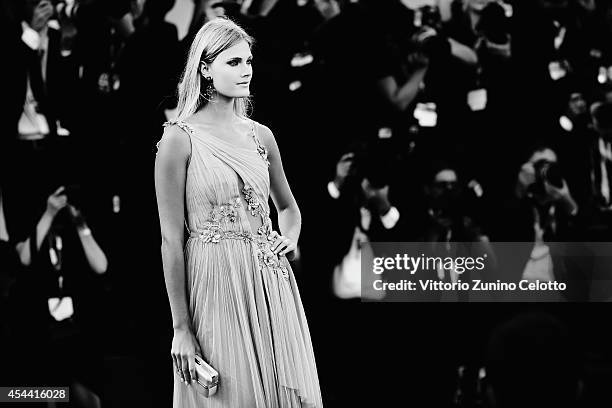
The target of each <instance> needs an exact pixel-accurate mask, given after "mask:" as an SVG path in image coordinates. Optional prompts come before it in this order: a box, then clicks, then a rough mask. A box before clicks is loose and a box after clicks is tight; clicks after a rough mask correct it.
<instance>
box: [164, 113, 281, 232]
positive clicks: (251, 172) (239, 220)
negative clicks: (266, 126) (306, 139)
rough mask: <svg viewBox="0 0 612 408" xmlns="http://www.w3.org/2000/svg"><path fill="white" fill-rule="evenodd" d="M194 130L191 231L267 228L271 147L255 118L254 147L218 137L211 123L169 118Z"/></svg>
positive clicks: (188, 194) (188, 201)
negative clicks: (263, 139) (261, 135)
mask: <svg viewBox="0 0 612 408" xmlns="http://www.w3.org/2000/svg"><path fill="white" fill-rule="evenodd" d="M164 125H165V126H170V125H177V126H179V127H180V128H181V129H183V130H184V131H185V132H187V133H188V134H189V137H190V139H191V156H190V158H189V164H188V167H187V178H186V184H185V206H186V213H187V214H186V223H187V228H188V230H189V232H190V233H191V232H193V231H204V230H210V229H211V228H212V227H216V228H215V229H219V228H221V229H223V230H224V231H232V232H265V231H264V230H263V229H262V227H266V226H269V222H268V220H269V212H270V211H269V206H268V197H269V194H270V180H269V175H268V166H269V162H268V157H267V154H268V153H267V150H266V148H265V146H263V144H262V143H261V142H260V141H259V138H258V137H257V134H256V129H255V123H254V122H253V121H249V130H248V131H249V133H250V138H251V139H252V142H253V143H252V146H248V147H240V146H235V145H233V144H232V143H230V142H228V141H226V140H224V139H221V138H220V137H218V136H215V134H214V131H215V130H214V129H213V128H211V127H210V126H207V125H201V124H190V123H187V122H166V123H165V124H164Z"/></svg>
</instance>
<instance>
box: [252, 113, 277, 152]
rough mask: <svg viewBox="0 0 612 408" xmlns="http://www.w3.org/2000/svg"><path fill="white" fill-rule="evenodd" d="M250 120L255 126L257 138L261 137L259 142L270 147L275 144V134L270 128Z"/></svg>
mask: <svg viewBox="0 0 612 408" xmlns="http://www.w3.org/2000/svg"><path fill="white" fill-rule="evenodd" d="M250 120H251V121H252V122H253V124H254V125H255V132H256V134H257V137H259V140H261V142H262V143H263V144H264V145H266V146H270V144H271V143H274V142H275V140H274V133H273V132H272V130H271V129H270V128H269V127H268V126H266V125H264V124H263V123H259V122H257V121H255V120H252V119H250Z"/></svg>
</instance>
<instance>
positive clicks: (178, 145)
mask: <svg viewBox="0 0 612 408" xmlns="http://www.w3.org/2000/svg"><path fill="white" fill-rule="evenodd" d="M157 153H158V155H159V154H164V153H169V154H171V155H172V156H175V155H177V156H184V157H188V156H189V154H190V153H191V139H190V135H189V130H188V129H187V128H186V127H185V126H181V125H180V124H179V123H169V122H167V123H166V124H164V133H163V134H162V137H161V139H160V141H159V142H158V143H157Z"/></svg>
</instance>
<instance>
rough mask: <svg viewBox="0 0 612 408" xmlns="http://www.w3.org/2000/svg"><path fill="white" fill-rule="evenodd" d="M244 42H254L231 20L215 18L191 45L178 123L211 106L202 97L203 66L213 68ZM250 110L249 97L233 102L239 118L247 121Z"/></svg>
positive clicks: (184, 75) (179, 106) (180, 96)
mask: <svg viewBox="0 0 612 408" xmlns="http://www.w3.org/2000/svg"><path fill="white" fill-rule="evenodd" d="M241 41H246V42H247V43H248V44H249V47H251V46H252V45H253V42H254V40H253V38H252V37H251V36H250V35H248V34H247V33H246V31H244V29H242V27H240V26H239V25H238V24H236V23H234V22H233V21H231V20H229V19H228V18H223V17H219V18H215V19H214V20H211V21H209V22H207V23H206V24H204V25H203V26H202V28H200V30H199V31H198V33H197V34H196V36H195V38H194V40H193V43H191V48H190V49H189V56H188V57H187V63H186V65H185V70H184V71H183V75H182V76H181V81H180V82H179V84H178V106H177V116H176V118H175V120H176V121H182V120H184V119H186V118H187V117H189V116H191V115H193V114H194V113H196V112H197V111H198V110H200V109H201V108H202V107H204V106H205V105H206V104H207V103H208V101H207V100H206V98H204V96H203V95H202V90H203V89H202V88H203V86H202V82H203V78H202V76H201V75H200V63H201V62H202V61H204V62H205V63H206V64H211V63H212V62H213V61H214V60H215V58H217V56H218V55H219V54H220V53H222V52H223V51H225V50H227V49H228V48H230V47H233V46H234V45H236V44H237V43H239V42H241ZM250 107H251V101H250V98H249V97H240V98H235V99H234V112H235V113H236V114H237V115H238V116H241V117H247V116H248V112H249V110H250Z"/></svg>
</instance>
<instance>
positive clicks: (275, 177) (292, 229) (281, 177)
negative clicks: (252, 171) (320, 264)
mask: <svg viewBox="0 0 612 408" xmlns="http://www.w3.org/2000/svg"><path fill="white" fill-rule="evenodd" d="M258 134H259V136H260V140H261V141H262V143H263V144H264V145H265V146H266V148H267V149H268V160H269V161H270V167H269V172H270V188H271V194H272V200H273V201H274V205H275V206H276V210H277V212H278V226H279V228H280V233H281V235H280V236H279V237H277V239H276V241H274V243H273V245H272V250H273V251H275V252H276V253H278V254H280V255H286V256H287V259H289V260H292V259H293V258H295V250H296V249H297V243H298V239H299V237H300V230H301V228H302V215H301V214H300V209H299V208H298V205H297V202H296V201H295V198H294V197H293V193H292V192H291V188H290V187H289V183H288V182H287V177H286V176H285V170H284V169H283V163H282V160H281V156H280V151H279V149H278V145H277V144H276V139H275V138H274V135H273V134H272V131H271V130H270V129H269V128H268V127H266V126H262V125H260V126H259V132H258Z"/></svg>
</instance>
